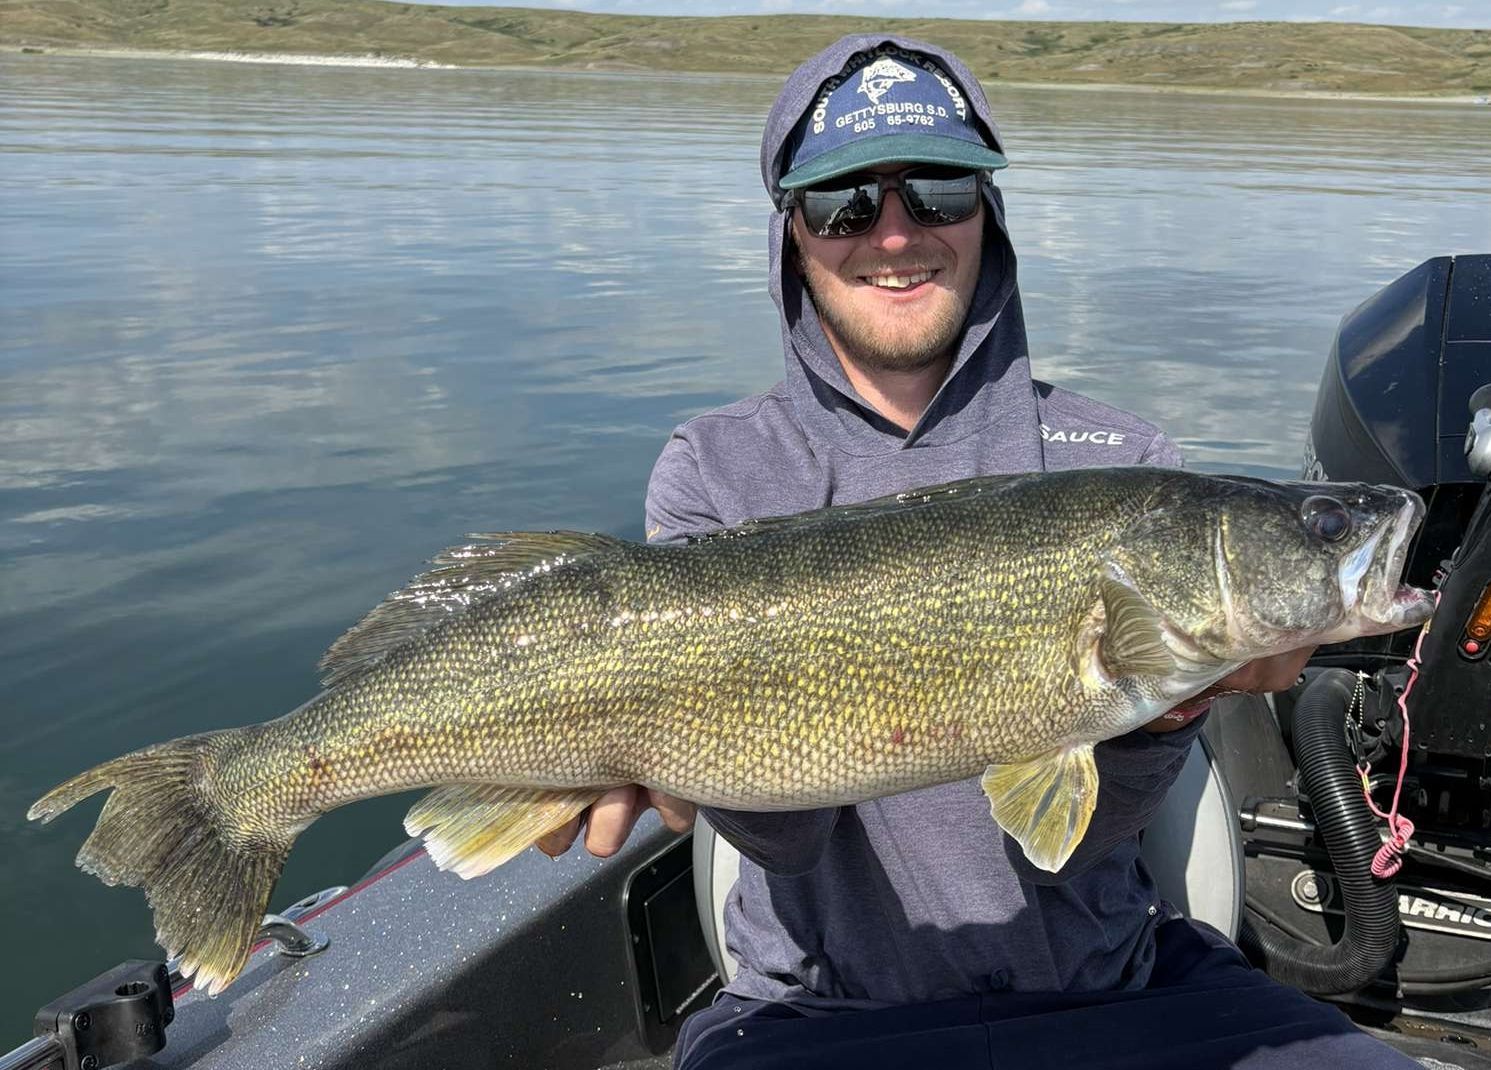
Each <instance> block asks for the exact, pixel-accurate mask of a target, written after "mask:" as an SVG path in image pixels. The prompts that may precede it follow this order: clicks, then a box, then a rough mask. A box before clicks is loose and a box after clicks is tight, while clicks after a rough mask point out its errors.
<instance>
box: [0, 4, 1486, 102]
mask: <svg viewBox="0 0 1491 1070" xmlns="http://www.w3.org/2000/svg"><path fill="white" fill-rule="evenodd" d="M879 29H884V30H893V31H895V32H897V33H905V34H910V35H912V36H914V37H920V38H923V39H925V40H928V41H933V42H936V43H938V44H943V45H946V46H949V47H951V48H954V49H955V50H956V51H957V53H958V54H959V55H960V56H962V57H963V58H964V59H965V60H967V61H968V63H969V65H970V66H971V67H972V68H973V70H974V72H975V73H976V74H978V76H979V77H980V78H982V79H986V80H989V81H995V80H1005V81H1014V82H1062V83H1094V84H1127V85H1154V86H1180V87H1197V88H1200V87H1210V88H1217V89H1264V90H1314V91H1331V92H1356V93H1380V94H1429V95H1447V94H1471V93H1487V92H1491V30H1431V29H1405V28H1400V27H1388V26H1364V25H1355V24H1341V23H1268V22H1241V23H1223V24H1214V23H1192V24H1185V23H1181V24H1176V23H1119V22H1010V21H958V20H952V19H925V20H917V19H870V18H858V17H848V16H834V17H830V16H812V15H772V16H740V17H728V18H726V17H719V18H662V17H645V16H630V15H591V14H586V13H583V12H573V11H552V10H539V9H532V8H501V7H439V6H428V5H415V4H403V3H388V2H386V0H0V45H4V46H9V47H17V46H33V47H40V48H47V47H66V48H134V49H184V50H200V51H217V50H224V51H244V52H292V53H312V54H326V53H337V54H365V53H377V54H382V55H386V56H397V57H407V58H411V59H423V60H433V61H436V62H440V63H454V64H461V65H471V66H510V65H522V66H559V67H580V68H613V69H615V68H620V69H625V68H637V69H644V70H670V71H675V70H689V71H745V72H755V73H785V72H786V71H788V70H790V69H791V68H792V67H793V66H794V65H795V64H796V63H797V62H798V61H799V60H801V59H802V58H803V57H805V56H807V55H809V54H811V53H812V52H814V51H815V50H817V49H818V48H820V47H821V46H823V45H825V44H827V43H828V42H830V41H832V40H833V39H834V38H836V37H838V36H839V35H841V34H844V33H848V32H854V31H873V30H879Z"/></svg>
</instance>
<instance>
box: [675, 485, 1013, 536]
mask: <svg viewBox="0 0 1491 1070" xmlns="http://www.w3.org/2000/svg"><path fill="white" fill-rule="evenodd" d="M1030 475H1031V473H1028V472H1027V473H1021V474H1019V475H1007V476H975V477H973V478H972V479H959V480H956V481H954V482H952V483H939V484H937V485H936V486H932V487H918V488H917V489H916V490H907V491H902V492H901V493H900V494H892V495H889V496H887V497H884V498H871V499H870V500H869V501H864V502H856V503H854V504H853V505H830V506H828V507H827V508H824V509H814V510H813V511H812V512H808V513H793V514H791V515H790V516H764V517H759V518H757V519H755V520H747V521H745V522H744V523H742V524H737V525H736V526H735V527H733V528H724V529H723V530H720V531H710V532H705V533H704V534H702V535H691V536H690V537H689V541H690V542H707V541H711V540H714V539H736V538H740V537H742V536H746V535H759V534H761V533H762V532H770V531H783V530H786V529H790V528H794V527H806V526H809V525H813V524H822V523H824V522H826V521H832V520H855V519H858V518H862V517H869V516H881V515H883V514H885V513H895V512H901V511H903V510H907V509H919V508H921V507H922V506H924V505H935V504H937V503H939V502H949V501H957V500H968V499H971V498H976V497H978V496H980V495H982V494H988V493H990V492H991V491H994V490H998V489H1000V488H1002V487H1005V486H1008V485H1009V484H1011V483H1013V482H1015V481H1016V480H1020V479H1028V478H1029V477H1030Z"/></svg>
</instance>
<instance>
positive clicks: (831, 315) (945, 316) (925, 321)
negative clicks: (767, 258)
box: [798, 257, 973, 372]
mask: <svg viewBox="0 0 1491 1070" xmlns="http://www.w3.org/2000/svg"><path fill="white" fill-rule="evenodd" d="M798 264H799V270H800V273H801V275H802V280H803V287H804V289H806V290H807V292H808V296H809V298H811V299H812V302H813V307H814V308H815V309H817V310H818V319H819V322H821V323H822V324H823V326H824V327H825V328H826V329H827V330H828V331H829V332H830V333H831V334H832V336H833V337H834V338H835V339H837V340H838V342H839V344H840V345H841V346H842V347H843V348H844V350H845V352H846V355H847V356H848V357H849V358H850V359H851V360H853V361H854V363H855V364H858V365H859V366H860V367H862V368H864V369H866V370H867V371H898V372H912V371H920V370H921V369H923V368H926V367H929V366H930V365H932V364H935V363H936V362H937V361H939V360H941V359H942V358H943V357H944V356H946V355H947V353H948V352H949V351H950V350H951V349H952V348H953V346H954V345H955V344H956V343H957V341H958V338H959V336H960V335H961V334H962V333H963V321H964V320H965V319H966V318H967V317H968V307H969V305H970V304H971V303H972V299H973V295H972V293H968V294H966V295H960V296H961V297H962V299H961V300H954V301H952V302H949V303H946V304H944V305H942V306H941V307H939V308H938V309H937V310H936V312H935V313H931V314H928V313H925V312H923V313H918V314H917V316H916V317H915V320H916V326H915V329H911V324H910V323H908V324H906V325H905V326H906V327H907V328H908V329H906V330H895V329H892V330H878V329H876V328H875V326H873V325H872V324H869V323H867V322H865V321H864V320H861V319H857V318H856V317H855V316H854V315H853V314H852V313H851V312H849V311H848V310H844V309H839V308H835V307H834V305H833V302H832V301H829V300H822V299H820V297H819V294H820V293H821V292H822V290H823V289H824V288H823V287H819V288H817V290H816V291H815V287H814V286H813V276H814V275H815V274H817V273H818V272H819V271H820V270H821V269H820V268H818V267H817V266H816V265H810V264H808V263H807V260H806V258H805V257H803V258H800V259H799V260H798ZM898 326H899V325H898Z"/></svg>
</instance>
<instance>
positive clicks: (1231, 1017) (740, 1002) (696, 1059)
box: [674, 919, 1421, 1070]
mask: <svg viewBox="0 0 1491 1070" xmlns="http://www.w3.org/2000/svg"><path fill="white" fill-rule="evenodd" d="M1155 941H1156V959H1155V968H1154V973H1153V974H1152V976H1151V978H1150V982H1149V985H1148V986H1147V987H1146V988H1142V989H1139V990H1137V991H1132V992H1087V993H1049V992H995V993H991V994H987V995H976V996H963V997H959V998H957V999H950V1000H942V1001H940V1002H937V1003H923V1004H911V1005H906V1006H897V1007H889V1008H885V1009H882V1010H872V1011H841V1012H830V1013H826V1014H825V1013H823V1012H822V1011H809V1012H806V1013H804V1012H801V1011H797V1010H794V1009H793V1008H792V1006H791V1005H790V1004H785V1003H769V1002H764V1001H761V1000H748V999H738V998H735V997H733V996H731V995H729V994H728V993H724V994H721V996H720V997H719V998H718V999H717V1000H716V1001H715V1002H714V1003H713V1004H712V1005H711V1006H709V1007H706V1008H705V1009H704V1010H702V1011H699V1012H698V1013H697V1014H695V1015H693V1016H692V1017H690V1018H689V1019H688V1021H686V1022H685V1023H684V1026H683V1030H682V1032H681V1033H680V1035H679V1039H678V1045H677V1047H676V1048H675V1049H674V1067H675V1068H676V1070H736V1068H743V1067H750V1068H751V1070H771V1068H777V1067H780V1068H786V1067H794V1068H796V1067H840V1066H853V1067H855V1068H856V1070H874V1068H888V1067H928V1066H935V1067H939V1068H941V1067H946V1068H950V1070H961V1068H965V1067H970V1068H971V1067H979V1068H989V1070H1067V1068H1069V1067H1082V1068H1083V1070H1197V1068H1213V1067H1215V1068H1221V1067H1230V1068H1237V1070H1263V1068H1265V1067H1266V1068H1268V1070H1285V1068H1289V1070H1306V1068H1308V1070H1328V1068H1333V1067H1341V1068H1343V1070H1345V1068H1350V1070H1421V1068H1420V1067H1419V1064H1418V1063H1417V1062H1415V1061H1414V1060H1412V1059H1410V1058H1408V1056H1406V1055H1403V1054H1401V1053H1399V1052H1397V1051H1395V1050H1394V1049H1392V1048H1390V1047H1388V1046H1387V1045H1386V1044H1383V1043H1381V1042H1380V1041H1378V1040H1376V1039H1374V1038H1372V1037H1370V1036H1368V1035H1367V1034H1366V1033H1363V1032H1362V1031H1361V1030H1359V1029H1357V1027H1356V1026H1355V1025H1353V1024H1352V1023H1351V1021H1350V1020H1349V1019H1348V1018H1347V1017H1346V1016H1345V1015H1344V1014H1342V1013H1341V1011H1339V1010H1337V1009H1336V1008H1335V1007H1332V1006H1330V1005H1329V1004H1326V1003H1321V1002H1319V1001H1318V1000H1315V999H1312V998H1310V997H1309V996H1307V995H1305V994H1304V993H1302V992H1300V991H1298V990H1297V989H1294V988H1290V987H1288V986H1287V985H1282V984H1279V983H1278V982H1277V981H1274V980H1272V979H1271V978H1269V977H1268V975H1267V974H1265V973H1263V971H1261V970H1255V969H1253V968H1252V966H1250V965H1249V963H1248V961H1247V959H1246V958H1244V957H1243V955H1242V952H1240V951H1238V949H1237V948H1236V947H1235V946H1234V945H1233V944H1232V943H1230V942H1229V941H1227V940H1226V939H1225V938H1223V937H1222V936H1221V934H1219V933H1217V932H1216V931H1215V930H1213V929H1210V928H1209V927H1203V926H1199V925H1196V924H1193V923H1192V922H1189V921H1186V920H1183V919H1182V920H1173V921H1167V922H1164V923H1163V924H1161V925H1160V927H1159V928H1158V930H1157V931H1156V934H1155Z"/></svg>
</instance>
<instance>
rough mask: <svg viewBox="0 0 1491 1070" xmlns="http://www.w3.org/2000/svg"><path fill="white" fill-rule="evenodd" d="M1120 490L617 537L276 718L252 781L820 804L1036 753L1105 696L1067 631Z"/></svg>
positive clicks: (307, 801) (293, 801)
mask: <svg viewBox="0 0 1491 1070" xmlns="http://www.w3.org/2000/svg"><path fill="white" fill-rule="evenodd" d="M1109 496H1110V497H1111V498H1113V500H1112V502H1100V501H1097V500H1095V499H1094V498H1093V497H1091V496H1083V497H1082V498H1081V499H1075V498H1073V497H1072V496H1071V495H1063V494H1052V495H1050V496H1049V497H1050V498H1051V500H1050V501H1049V502H1048V501H1045V500H1043V499H1042V498H1041V497H1039V496H1037V497H1035V499H1034V500H1033V501H1032V499H1031V497H1030V496H1028V495H1025V496H1022V495H1019V494H1016V493H1004V494H999V493H989V494H982V495H970V496H969V497H967V498H966V499H964V500H963V501H961V502H958V503H956V508H951V509H947V508H944V509H927V510H920V511H918V510H911V511H907V512H905V513H902V514H896V515H892V516H889V517H887V518H886V519H885V520H884V521H883V522H879V523H875V524H865V523H863V522H862V521H859V520H857V519H847V518H846V519H843V520H840V521H838V522H837V523H835V522H832V521H830V522H827V523H824V524H822V525H821V526H820V527H819V528H818V529H817V530H814V531H811V532H808V533H799V532H794V531H790V530H789V531H781V532H767V533H762V534H759V535H754V536H750V537H745V538H734V539H729V538H727V539H720V540H716V541H709V542H706V543H704V544H703V545H700V546H694V547H655V546H654V547H649V546H637V545H631V544H623V545H620V546H618V547H617V548H615V549H614V550H611V551H609V552H606V553H601V554H597V555H595V556H594V557H591V558H587V559H585V560H583V561H581V562H576V563H574V564H573V565H570V566H567V567H565V568H562V569H558V570H555V571H552V572H549V573H547V574H544V575H541V576H538V577H535V578H534V579H533V580H531V581H528V582H527V583H526V584H525V585H523V586H521V587H520V588H518V589H516V590H515V591H514V592H513V594H512V596H511V597H509V598H506V599H503V600H496V601H493V602H491V603H489V604H486V605H483V606H480V607H478V608H477V609H476V610H475V611H473V612H471V613H468V614H466V615H464V616H462V617H458V618H454V619H452V620H451V621H449V622H448V623H446V624H445V625H443V626H442V627H441V628H438V629H435V630H433V631H431V632H430V633H428V634H426V635H425V636H422V637H421V638H420V639H418V640H417V641H416V642H415V643H413V644H412V645H411V647H410V648H409V649H408V650H407V651H400V652H397V653H396V654H395V655H393V656H392V657H390V658H389V660H388V663H387V664H386V665H383V666H380V667H378V668H377V669H376V670H374V671H371V672H369V673H368V674H366V676H365V677H364V678H362V679H358V680H354V681H352V682H351V683H349V684H347V685H344V686H343V687H342V688H340V689H338V690H337V691H334V692H332V693H330V694H328V695H326V696H325V697H324V698H323V699H321V700H320V701H319V702H318V703H315V704H313V705H312V706H311V707H309V708H308V709H306V710H305V711H303V712H302V713H299V714H296V715H293V716H292V717H291V718H287V719H285V720H282V721H280V722H276V723H275V724H274V726H273V727H272V728H271V730H270V732H271V738H268V739H259V740H255V741H254V742H253V745H252V746H242V747H240V748H239V758H238V761H240V762H243V763H245V764H247V765H250V766H254V767H256V768H255V769H254V770H253V771H252V772H250V771H249V770H245V772H246V773H247V774H248V775H246V776H243V777H242V778H241V779H237V778H235V784H238V785H240V786H238V787H236V788H235V795H236V797H237V799H238V802H239V805H240V806H241V807H242V808H243V809H244V810H245V811H251V812H258V811H260V810H262V809H266V808H267V809H268V810H269V811H271V812H273V813H274V814H275V815H276V816H277V817H278V818H287V819H291V820H300V819H304V818H307V817H310V816H314V815H315V814H317V813H321V812H324V811H325V810H328V809H331V808H334V807H335V806H338V805H342V804H344V803H346V802H349V801H352V800H355V799H358V798H363V797H366V796H368V795H370V794H375V793H377V794H381V793H385V792H387V791H390V790H400V789H402V788H407V787H416V786H420V785H424V784H432V783H442V782H448V781H451V780H490V781H501V782H504V783H511V784H520V785H524V786H530V787H576V786H584V785H594V784H616V783H628V782H632V781H637V782H641V783H647V784H650V785H653V786H657V787H660V788H664V789H665V790H668V791H671V792H675V793H677V794H680V795H682V796H684V797H688V798H693V799H697V800H699V801H702V802H707V803H710V804H713V805H719V806H735V807H739V808H747V809H766V808H781V807H789V808H790V807H798V808H800V807H802V806H804V805H828V804H833V803H839V802H846V801H850V800H855V799H863V798H869V797H873V796H875V795H880V794H886V793H888V792H893V791H897V790H904V789H905V788H906V787H910V786H916V785H925V784H927V783H931V782H936V781H937V780H939V779H941V780H949V779H958V778H961V777H966V776H970V775H972V774H973V773H976V772H978V771H980V770H981V769H982V768H983V767H984V765H986V764H987V763H988V761H989V760H990V759H991V758H998V759H1005V760H1007V759H1012V758H1019V757H1024V756H1028V755H1030V754H1034V753H1039V752H1040V751H1042V750H1046V749H1049V747H1051V746H1052V745H1054V744H1055V743H1056V742H1057V741H1058V739H1059V737H1060V734H1061V733H1062V732H1070V731H1071V730H1072V728H1073V725H1074V717H1073V715H1074V713H1076V712H1079V711H1078V710H1077V706H1078V705H1081V706H1082V710H1081V711H1080V712H1082V713H1083V715H1084V717H1085V718H1088V719H1091V718H1093V717H1095V716H1096V717H1098V719H1100V717H1101V715H1100V714H1098V713H1097V712H1096V711H1093V710H1092V709H1091V708H1090V704H1091V696H1090V695H1086V694H1085V693H1084V691H1083V689H1080V688H1078V687H1076V686H1074V683H1075V681H1076V677H1075V675H1074V673H1073V671H1072V665H1071V656H1070V651H1069V650H1068V649H1067V646H1068V644H1063V643H1061V642H1059V641H1057V636H1058V635H1062V634H1070V633H1072V632H1074V631H1075V630H1076V628H1077V627H1078V625H1079V624H1080V619H1081V618H1082V617H1083V616H1085V615H1086V614H1088V613H1089V612H1090V611H1091V608H1092V605H1093V604H1094V603H1095V601H1096V599H1097V594H1096V582H1097V577H1096V572H1095V569H1094V568H1093V566H1092V560H1093V554H1094V552H1095V551H1097V550H1100V549H1101V546H1102V540H1104V539H1106V538H1111V537H1112V535H1113V534H1114V533H1116V532H1117V531H1118V530H1120V529H1121V527H1122V524H1123V522H1124V520H1125V519H1126V518H1129V517H1131V516H1133V515H1136V514H1137V513H1138V512H1140V511H1142V507H1143V498H1142V495H1141V494H1140V493H1138V492H1137V491H1122V490H1114V491H1110V494H1109ZM1079 573H1080V577H1079ZM1043 639H1044V641H1042V640H1043ZM1077 727H1078V728H1079V729H1080V728H1081V727H1085V724H1084V725H1078V726H1077ZM266 747H267V748H269V750H270V752H271V753H276V754H277V755H278V756H279V761H277V762H276V763H275V765H274V774H273V775H270V776H264V775H263V768H264V755H265V753H266ZM251 781H252V784H251Z"/></svg>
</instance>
